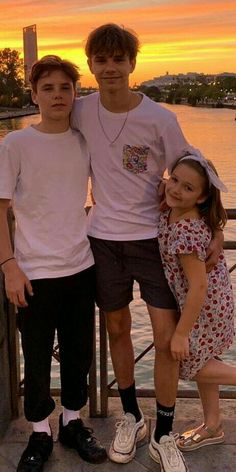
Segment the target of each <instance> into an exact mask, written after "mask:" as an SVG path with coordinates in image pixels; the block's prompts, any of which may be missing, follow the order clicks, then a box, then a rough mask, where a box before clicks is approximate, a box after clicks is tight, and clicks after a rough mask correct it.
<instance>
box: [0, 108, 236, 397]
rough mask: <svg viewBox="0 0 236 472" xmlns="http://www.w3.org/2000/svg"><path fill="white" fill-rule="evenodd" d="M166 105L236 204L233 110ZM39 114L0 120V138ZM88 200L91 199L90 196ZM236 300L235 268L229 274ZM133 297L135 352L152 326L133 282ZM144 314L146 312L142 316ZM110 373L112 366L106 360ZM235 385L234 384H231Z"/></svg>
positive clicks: (230, 204)
mask: <svg viewBox="0 0 236 472" xmlns="http://www.w3.org/2000/svg"><path fill="white" fill-rule="evenodd" d="M163 106H165V107H166V108H168V109H170V110H172V111H173V112H174V113H176V115H177V117H178V121H179V123H180V125H181V127H182V129H183V131H184V134H185V136H186V138H187V139H188V141H189V142H190V143H191V144H192V145H193V146H195V147H197V148H199V149H201V151H202V152H203V154H204V155H205V156H206V157H207V158H208V159H211V160H212V161H213V162H214V164H215V166H216V168H217V171H218V173H219V175H220V177H221V179H222V180H223V181H224V183H225V184H226V186H227V187H228V193H223V194H222V199H223V203H224V206H225V208H236V165H235V160H236V121H235V110H230V109H225V108H218V109H214V108H200V107H196V108H193V107H189V106H185V105H167V104H163ZM38 121H39V116H37V115H34V116H27V117H22V118H16V119H12V120H3V121H0V140H1V139H2V138H3V137H4V136H5V135H6V134H7V133H8V132H9V131H11V130H14V129H21V128H24V127H25V126H28V125H29V124H33V123H37V122H38ZM87 203H88V204H89V203H90V200H89V196H88V201H87ZM225 240H236V222H234V221H229V222H228V223H227V226H226V228H225ZM226 257H227V262H228V266H229V267H231V266H232V265H233V264H236V251H226ZM231 278H232V283H233V288H234V294H235V300H236V270H235V271H234V272H232V274H231ZM134 295H135V298H134V301H133V302H132V304H131V310H132V315H133V316H132V319H133V327H132V336H133V342H134V348H135V355H138V354H139V353H140V352H142V351H143V350H144V349H145V348H146V347H147V346H148V345H149V344H150V343H151V341H152V334H151V327H150V322H149V318H148V315H147V314H146V309H145V305H144V303H143V302H142V301H141V300H140V298H139V292H138V287H137V286H135V294H134ZM145 314H146V316H145ZM235 356H236V341H235V343H234V345H233V347H232V348H231V349H230V350H229V351H228V352H227V353H226V354H225V355H224V356H223V357H224V359H226V360H227V361H229V362H231V363H232V362H234V361H235V360H236V357H235ZM53 364H54V365H53V371H52V385H53V386H55V385H58V382H59V380H58V379H59V368H58V365H57V364H56V362H54V363H53ZM108 367H109V377H110V379H111V377H112V367H111V364H110V362H109V366H108ZM152 376H153V350H152V351H150V353H148V354H147V355H146V356H145V357H144V359H143V360H141V361H140V362H139V363H138V364H137V366H136V373H135V377H136V384H137V386H138V387H146V388H148V387H149V388H151V387H152V386H153V381H152ZM188 387H191V388H193V385H192V383H187V382H181V388H188ZM234 388H235V387H234Z"/></svg>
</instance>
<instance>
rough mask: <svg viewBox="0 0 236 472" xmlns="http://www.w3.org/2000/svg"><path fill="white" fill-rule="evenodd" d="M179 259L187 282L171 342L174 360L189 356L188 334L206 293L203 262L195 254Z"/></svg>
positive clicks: (181, 256) (182, 256)
mask: <svg viewBox="0 0 236 472" xmlns="http://www.w3.org/2000/svg"><path fill="white" fill-rule="evenodd" d="M179 258H180V262H181V265H182V267H183V270H184V274H185V276H186V278H187V281H188V292H187V295H186V299H185V304H184V307H183V309H182V312H181V316H180V319H179V321H178V323H177V326H176V330H175V333H174V335H173V337H172V340H171V353H172V356H173V358H174V359H175V360H183V359H185V358H186V357H188V356H189V340H188V338H189V332H190V330H191V329H192V327H193V325H194V323H195V321H196V319H197V317H198V316H199V313H200V311H201V308H202V306H203V304H204V301H205V298H206V293H207V276H206V267H205V262H204V261H200V260H199V259H198V257H197V254H196V253H192V254H187V255H180V256H179Z"/></svg>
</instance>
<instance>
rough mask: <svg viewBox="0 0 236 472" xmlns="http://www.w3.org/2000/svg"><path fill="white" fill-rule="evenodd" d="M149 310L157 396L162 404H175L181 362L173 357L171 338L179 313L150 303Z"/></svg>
mask: <svg viewBox="0 0 236 472" xmlns="http://www.w3.org/2000/svg"><path fill="white" fill-rule="evenodd" d="M148 311H149V315H150V318H151V322H152V329H153V338H154V344H155V367H154V382H155V390H156V398H157V401H158V402H159V403H160V404H161V405H165V406H167V407H168V406H173V405H174V404H175V400H176V395H177V388H178V379H179V362H177V361H175V360H174V359H173V358H172V355H171V352H170V340H171V337H172V335H173V333H174V331H175V327H176V323H177V314H176V311H175V310H166V309H160V308H154V307H152V306H150V305H148Z"/></svg>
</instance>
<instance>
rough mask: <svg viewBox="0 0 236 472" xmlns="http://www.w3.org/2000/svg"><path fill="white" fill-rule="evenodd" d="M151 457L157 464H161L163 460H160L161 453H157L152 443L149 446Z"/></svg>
mask: <svg viewBox="0 0 236 472" xmlns="http://www.w3.org/2000/svg"><path fill="white" fill-rule="evenodd" d="M149 456H150V457H151V458H152V459H153V460H154V461H155V462H157V464H161V458H160V456H159V453H158V452H157V451H156V449H154V447H153V446H152V444H151V443H150V444H149ZM161 470H162V465H161Z"/></svg>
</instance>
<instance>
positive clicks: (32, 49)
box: [23, 25, 38, 86]
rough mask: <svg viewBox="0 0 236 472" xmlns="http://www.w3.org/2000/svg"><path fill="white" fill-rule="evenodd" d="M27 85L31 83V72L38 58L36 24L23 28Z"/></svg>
mask: <svg viewBox="0 0 236 472" xmlns="http://www.w3.org/2000/svg"><path fill="white" fill-rule="evenodd" d="M23 43H24V73H25V85H26V86H27V85H29V73H30V69H31V67H32V64H33V63H34V62H35V61H37V59H38V46H37V31H36V25H31V26H26V27H25V28H23Z"/></svg>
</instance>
